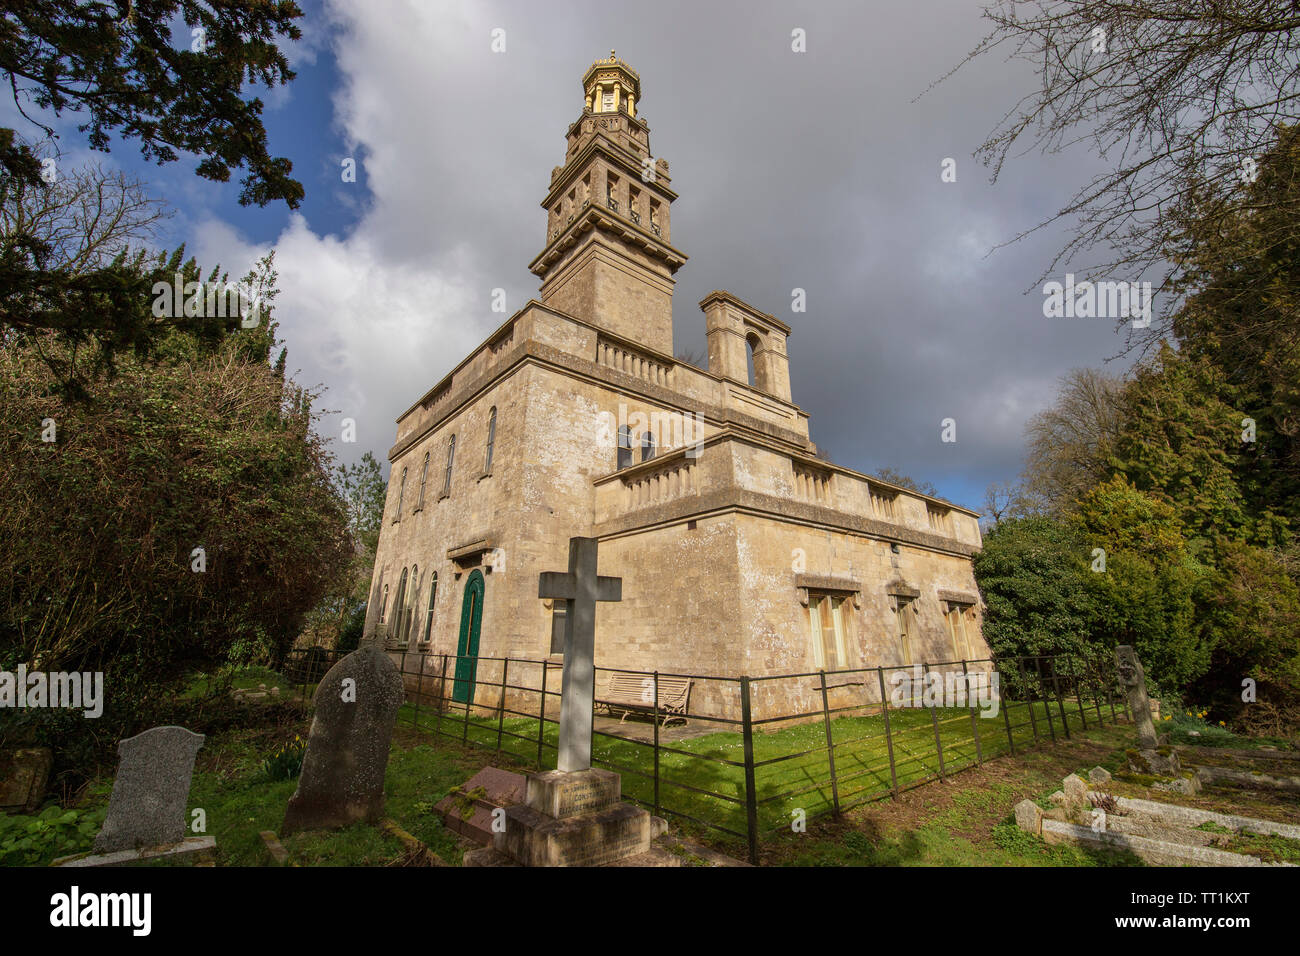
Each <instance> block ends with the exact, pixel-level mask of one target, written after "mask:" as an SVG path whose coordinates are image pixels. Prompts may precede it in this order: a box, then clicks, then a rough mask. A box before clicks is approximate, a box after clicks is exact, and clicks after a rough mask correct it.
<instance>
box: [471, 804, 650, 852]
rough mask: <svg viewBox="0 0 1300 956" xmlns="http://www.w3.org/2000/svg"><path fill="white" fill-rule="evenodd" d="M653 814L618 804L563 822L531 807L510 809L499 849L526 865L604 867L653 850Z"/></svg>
mask: <svg viewBox="0 0 1300 956" xmlns="http://www.w3.org/2000/svg"><path fill="white" fill-rule="evenodd" d="M650 839H651V832H650V814H649V813H648V812H647V811H645V810H642V809H641V808H640V807H634V806H632V805H631V804H628V803H618V804H615V805H614V806H612V807H607V808H605V809H603V810H597V811H595V812H592V813H583V814H579V815H577V816H570V817H565V818H563V819H560V820H557V819H555V818H554V817H548V816H547V815H546V814H544V813H538V812H537V811H536V810H534V809H532V808H531V807H528V806H522V807H508V808H507V809H506V829H505V832H504V833H499V834H497V837H496V843H495V848H496V849H497V850H498V851H500V852H501V853H504V854H505V855H506V856H508V857H510V858H511V859H513V860H517V861H518V862H520V863H522V864H523V865H524V866H604V865H606V864H609V863H616V862H618V861H619V860H621V859H624V858H625V857H629V856H636V855H638V854H641V853H646V852H648V851H649V850H650Z"/></svg>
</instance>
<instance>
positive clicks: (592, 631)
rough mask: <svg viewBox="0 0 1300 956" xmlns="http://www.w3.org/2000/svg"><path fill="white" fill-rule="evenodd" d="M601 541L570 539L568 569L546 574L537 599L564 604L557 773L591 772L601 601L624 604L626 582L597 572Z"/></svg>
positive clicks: (541, 582)
mask: <svg viewBox="0 0 1300 956" xmlns="http://www.w3.org/2000/svg"><path fill="white" fill-rule="evenodd" d="M598 543H599V542H598V541H597V539H596V538H570V539H569V570H568V571H567V572H565V571H543V572H542V573H541V576H540V578H539V580H538V585H537V596H538V597H540V598H551V599H553V600H557V601H560V600H562V601H564V602H565V608H566V611H567V613H566V614H565V616H564V671H563V675H562V677H561V680H560V754H559V759H558V762H557V763H556V769H557V770H561V771H565V772H571V771H575V770H590V769H591V711H592V704H593V701H594V700H595V697H596V665H595V656H596V602H597V601H621V600H622V599H623V579H622V578H609V577H603V576H598V575H597V574H596V546H597V544H598Z"/></svg>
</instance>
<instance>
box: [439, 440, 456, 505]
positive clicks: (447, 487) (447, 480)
mask: <svg viewBox="0 0 1300 956" xmlns="http://www.w3.org/2000/svg"><path fill="white" fill-rule="evenodd" d="M455 460H456V436H455V435H452V436H451V438H449V439H447V472H446V474H444V475H443V477H442V497H444V498H446V497H447V496H448V495H449V494H451V465H452V462H454V461H455Z"/></svg>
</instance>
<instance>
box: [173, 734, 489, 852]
mask: <svg viewBox="0 0 1300 956" xmlns="http://www.w3.org/2000/svg"><path fill="white" fill-rule="evenodd" d="M410 742H411V743H414V745H413V746H400V745H397V744H395V745H394V746H393V748H392V751H391V753H390V756H389V760H388V772H387V775H386V778H385V783H384V797H385V810H384V812H385V816H388V817H391V818H392V819H394V820H396V821H397V823H398V824H399V825H400V826H401V827H402V828H403V829H404V830H406V831H407V832H409V833H411V834H412V835H414V836H415V837H416V838H418V839H419V840H421V841H423V842H424V843H425V844H426V845H427V846H429V848H430V849H432V850H433V851H434V852H435V853H437V854H439V855H440V856H441V857H442V858H443V859H444V860H446V861H447V862H448V863H452V864H458V863H459V862H460V857H461V852H462V851H461V850H460V849H459V848H458V847H457V845H456V843H457V837H456V835H455V834H454V833H452V832H451V831H449V830H447V829H446V828H445V827H443V825H442V821H441V820H439V819H438V817H437V816H436V815H435V814H434V813H433V805H434V804H435V803H437V802H438V801H439V800H441V799H442V798H443V797H444V796H446V795H447V794H448V793H449V792H450V791H451V789H452V788H453V787H456V786H459V785H460V784H463V783H464V782H465V781H466V780H467V779H468V778H469V777H471V776H472V775H473V774H474V773H476V772H477V771H478V770H479V769H481V768H482V766H483V757H482V754H481V753H474V752H469V753H466V752H464V751H461V750H460V748H457V747H448V746H446V745H445V744H443V745H440V746H439V747H437V748H435V747H433V746H432V745H431V743H426V742H415V741H410ZM270 749H272V748H269V747H267V746H266V745H265V744H262V745H257V744H255V743H253V742H250V741H248V740H244V739H240V736H238V735H236V736H234V737H233V738H232V739H229V740H226V741H223V742H222V743H221V744H220V751H219V754H218V756H219V758H220V762H221V765H222V766H221V768H220V772H214V771H210V772H204V773H196V774H195V775H194V783H193V785H192V786H191V788H190V807H191V808H194V807H202V808H204V809H205V811H206V812H207V817H208V833H209V834H211V835H213V836H215V837H216V838H217V847H218V862H219V863H220V864H221V865H223V866H256V865H264V864H266V863H267V862H268V857H267V854H266V851H265V849H264V845H263V843H262V840H261V838H260V836H259V834H260V832H261V831H262V830H270V831H271V832H272V833H279V832H280V824H281V823H282V822H283V819H284V811H285V807H286V806H287V805H288V803H289V798H290V797H291V796H292V795H293V792H294V789H295V788H296V787H297V781H296V780H283V781H269V780H267V779H266V776H265V774H264V773H263V772H262V766H261V762H262V760H264V759H265V755H266V752H267V751H269V750H270ZM281 843H283V844H284V847H285V849H286V850H288V851H289V855H290V858H291V859H292V861H293V862H295V863H297V864H299V865H301V866H382V865H386V864H390V863H392V862H394V861H396V860H400V859H401V858H402V857H403V855H404V848H403V847H402V844H401V842H400V841H399V840H398V839H397V838H396V837H393V836H390V835H389V834H387V833H385V832H384V831H383V830H381V829H379V828H378V827H372V826H368V825H365V824H357V825H355V826H351V827H347V828H345V829H342V830H334V831H320V832H311V833H298V834H293V835H291V836H288V837H282V838H281Z"/></svg>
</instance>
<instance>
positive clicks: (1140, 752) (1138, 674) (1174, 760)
mask: <svg viewBox="0 0 1300 956" xmlns="http://www.w3.org/2000/svg"><path fill="white" fill-rule="evenodd" d="M1115 670H1116V673H1117V674H1118V676H1119V681H1120V684H1122V685H1123V687H1124V690H1125V693H1126V694H1127V695H1128V709H1129V713H1131V714H1132V715H1133V722H1134V723H1135V724H1136V725H1137V734H1138V749H1137V750H1130V751H1129V752H1128V755H1127V756H1128V764H1129V769H1130V770H1132V771H1133V772H1134V773H1142V774H1151V775H1155V776H1165V777H1168V776H1173V775H1175V774H1177V773H1178V772H1179V770H1180V767H1179V763H1178V755H1177V754H1176V753H1174V752H1173V750H1171V749H1170V748H1169V747H1162V746H1160V739H1159V737H1157V735H1156V727H1155V724H1154V723H1153V722H1152V720H1151V699H1150V698H1149V697H1148V696H1147V680H1146V674H1145V672H1144V671H1143V670H1142V662H1141V661H1139V660H1138V657H1137V652H1136V651H1134V650H1133V648H1132V647H1131V646H1130V645H1128V644H1121V645H1119V646H1118V647H1116V648H1115Z"/></svg>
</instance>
